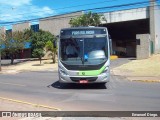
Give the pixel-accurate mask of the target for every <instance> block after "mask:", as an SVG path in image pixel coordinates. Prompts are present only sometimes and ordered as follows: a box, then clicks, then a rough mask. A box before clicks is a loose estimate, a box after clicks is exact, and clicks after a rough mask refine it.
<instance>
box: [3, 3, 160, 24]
mask: <svg viewBox="0 0 160 120" xmlns="http://www.w3.org/2000/svg"><path fill="white" fill-rule="evenodd" d="M158 1H159V0H158ZM141 3H142V2H138V3H134V4H132V5H135V4H141ZM126 5H128V4H124V5H119V7H122V6H126ZM130 5H131V4H130ZM111 7H118V6H109V7H105V8H111ZM95 9H104V7H101V8H95ZM88 10H91V9H86V10H82V11H88ZM92 10H94V8H93V9H92ZM76 12H80V11H76ZM76 12H75V13H76ZM103 13H104V12H103ZM65 14H68V13H65ZM57 16H60V15H57ZM78 16H79V15H78ZM50 17H56V16H50ZM50 17H46V18H35V19H29V20H22V21H13V22H5V23H1V24H15V23H22V22H26V21H34V20H39V19H47V18H48V19H61V18H67V17H76V16H75V15H72V16H67V17H58V18H50Z"/></svg>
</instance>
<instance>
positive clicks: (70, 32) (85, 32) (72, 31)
mask: <svg viewBox="0 0 160 120" xmlns="http://www.w3.org/2000/svg"><path fill="white" fill-rule="evenodd" d="M94 34H106V30H105V29H79V30H78V29H66V30H61V35H62V36H63V35H71V36H74V35H75V36H76V35H94Z"/></svg>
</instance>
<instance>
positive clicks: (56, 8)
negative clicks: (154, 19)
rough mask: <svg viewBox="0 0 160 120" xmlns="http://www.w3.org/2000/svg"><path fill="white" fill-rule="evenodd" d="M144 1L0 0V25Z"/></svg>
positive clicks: (120, 8) (101, 10) (34, 21)
mask: <svg viewBox="0 0 160 120" xmlns="http://www.w3.org/2000/svg"><path fill="white" fill-rule="evenodd" d="M144 1H148V0H64V1H63V0H0V26H4V25H6V26H7V25H11V24H13V23H16V22H17V21H23V20H31V22H32V23H33V24H34V23H36V22H37V20H38V19H39V18H43V17H48V16H54V15H59V14H65V13H69V12H74V11H79V10H86V9H92V8H101V7H109V6H115V5H124V4H129V3H136V2H144ZM146 5H147V4H144V5H143V4H140V5H135V6H125V7H118V8H112V9H111V8H110V9H100V10H95V11H94V12H104V11H113V10H122V9H129V8H130V7H142V6H146ZM33 19H35V20H33Z"/></svg>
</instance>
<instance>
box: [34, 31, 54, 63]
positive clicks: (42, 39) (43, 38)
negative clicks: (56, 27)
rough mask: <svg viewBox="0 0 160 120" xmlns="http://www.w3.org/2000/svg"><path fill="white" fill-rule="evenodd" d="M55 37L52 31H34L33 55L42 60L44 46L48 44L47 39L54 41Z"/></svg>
mask: <svg viewBox="0 0 160 120" xmlns="http://www.w3.org/2000/svg"><path fill="white" fill-rule="evenodd" d="M53 39H54V37H53V35H52V34H51V33H50V32H47V31H43V30H39V31H38V32H35V33H33V35H32V37H31V42H32V44H31V48H32V50H33V52H32V55H33V57H37V58H39V60H40V64H41V59H42V57H44V55H45V54H44V47H45V46H46V43H47V41H53Z"/></svg>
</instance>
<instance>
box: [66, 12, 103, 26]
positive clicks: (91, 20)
mask: <svg viewBox="0 0 160 120" xmlns="http://www.w3.org/2000/svg"><path fill="white" fill-rule="evenodd" d="M101 16H102V15H99V14H97V13H92V12H89V13H87V14H83V15H81V16H79V17H77V18H71V20H70V22H69V24H70V25H71V26H72V27H79V26H98V25H99V24H100V23H101V21H100V20H101Z"/></svg>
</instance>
